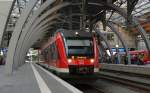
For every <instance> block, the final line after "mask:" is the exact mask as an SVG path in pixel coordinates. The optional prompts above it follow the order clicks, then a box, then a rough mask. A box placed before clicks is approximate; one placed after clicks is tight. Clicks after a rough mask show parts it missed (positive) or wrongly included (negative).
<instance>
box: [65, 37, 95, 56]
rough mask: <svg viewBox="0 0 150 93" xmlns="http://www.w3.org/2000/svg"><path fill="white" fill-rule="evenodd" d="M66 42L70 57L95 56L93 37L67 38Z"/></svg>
mask: <svg viewBox="0 0 150 93" xmlns="http://www.w3.org/2000/svg"><path fill="white" fill-rule="evenodd" d="M66 44H67V46H68V57H71V56H87V57H93V56H94V51H93V43H92V39H79V38H78V39H66Z"/></svg>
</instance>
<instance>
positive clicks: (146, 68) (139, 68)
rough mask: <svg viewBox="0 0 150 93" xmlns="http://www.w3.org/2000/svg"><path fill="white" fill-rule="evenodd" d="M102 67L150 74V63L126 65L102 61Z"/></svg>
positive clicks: (103, 68)
mask: <svg viewBox="0 0 150 93" xmlns="http://www.w3.org/2000/svg"><path fill="white" fill-rule="evenodd" d="M100 67H101V69H102V70H114V71H122V72H129V73H135V74H143V75H150V64H147V65H132V64H131V65H124V64H106V63H101V64H100Z"/></svg>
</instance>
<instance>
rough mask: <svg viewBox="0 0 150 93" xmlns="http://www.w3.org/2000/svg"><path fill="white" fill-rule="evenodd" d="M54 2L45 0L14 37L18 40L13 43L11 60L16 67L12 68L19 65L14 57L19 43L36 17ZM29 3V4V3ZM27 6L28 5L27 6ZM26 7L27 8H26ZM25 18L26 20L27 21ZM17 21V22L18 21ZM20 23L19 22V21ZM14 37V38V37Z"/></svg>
mask: <svg viewBox="0 0 150 93" xmlns="http://www.w3.org/2000/svg"><path fill="white" fill-rule="evenodd" d="M54 1H55V0H47V1H46V2H45V3H43V4H42V5H41V6H40V8H39V9H38V10H37V11H35V13H34V15H33V16H32V17H31V18H30V20H29V21H28V22H27V23H26V26H25V27H24V28H23V29H22V28H21V29H20V32H19V33H20V34H19V33H17V34H19V36H18V37H16V38H18V39H17V40H16V43H15V45H14V47H15V50H14V51H13V53H12V54H11V55H13V58H12V62H13V63H15V65H16V66H14V67H17V65H18V64H20V63H19V61H17V56H16V54H15V53H16V49H18V46H19V45H20V43H21V42H22V40H23V39H24V37H25V35H26V33H27V32H28V31H29V29H30V28H31V26H32V25H33V23H34V22H35V21H36V20H37V18H38V16H39V15H40V14H41V13H42V12H43V11H44V10H45V9H46V8H47V7H48V6H49V5H50V4H52V3H53V2H54ZM30 3H31V2H30ZM27 5H28V4H27ZM35 5H36V4H34V5H33V7H34V6H35ZM27 7H28V6H27ZM31 11H32V9H31ZM23 13H25V12H23ZM23 16H25V17H27V18H28V16H29V15H23ZM27 18H26V19H27ZM19 20H20V18H19ZM19 20H18V21H19ZM20 21H21V20H20ZM25 22H26V21H24V23H25ZM24 23H22V24H24ZM14 37H15V36H14ZM8 53H9V51H8Z"/></svg>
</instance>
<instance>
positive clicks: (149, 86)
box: [99, 70, 150, 91]
mask: <svg viewBox="0 0 150 93" xmlns="http://www.w3.org/2000/svg"><path fill="white" fill-rule="evenodd" d="M99 78H101V79H105V80H110V81H113V82H117V83H121V84H124V85H126V86H130V87H133V88H138V89H139V88H140V89H142V90H144V91H150V76H145V75H140V74H139V75H138V74H134V73H127V72H119V71H110V70H102V71H100V72H99Z"/></svg>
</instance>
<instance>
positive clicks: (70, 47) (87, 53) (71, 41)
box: [65, 32, 99, 75]
mask: <svg viewBox="0 0 150 93" xmlns="http://www.w3.org/2000/svg"><path fill="white" fill-rule="evenodd" d="M70 35H71V34H70ZM65 47H66V53H67V62H68V68H69V73H70V74H71V75H77V74H78V75H79V74H80V75H81V74H82V75H87V74H90V75H91V74H96V73H97V72H98V71H99V62H98V47H97V43H96V37H94V36H92V35H91V34H89V33H85V32H84V33H78V34H76V35H72V36H68V37H65Z"/></svg>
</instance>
